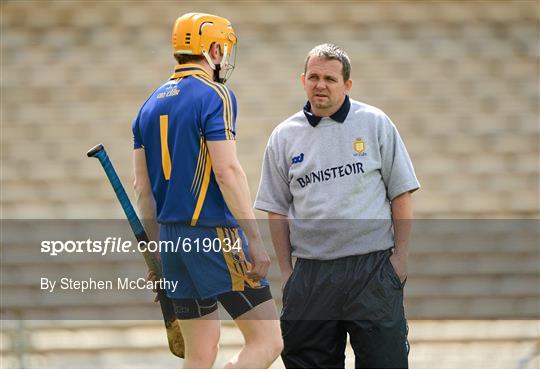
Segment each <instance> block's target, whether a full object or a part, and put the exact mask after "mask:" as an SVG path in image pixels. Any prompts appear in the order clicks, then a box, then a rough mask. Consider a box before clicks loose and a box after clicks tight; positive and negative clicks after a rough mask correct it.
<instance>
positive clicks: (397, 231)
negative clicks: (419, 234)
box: [390, 192, 413, 282]
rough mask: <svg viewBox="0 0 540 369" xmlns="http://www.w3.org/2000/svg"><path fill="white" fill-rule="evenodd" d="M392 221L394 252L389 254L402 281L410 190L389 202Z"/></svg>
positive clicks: (410, 197)
mask: <svg viewBox="0 0 540 369" xmlns="http://www.w3.org/2000/svg"><path fill="white" fill-rule="evenodd" d="M391 206H392V223H393V226H394V254H393V255H392V256H391V258H390V261H391V262H392V264H393V266H394V269H395V270H396V273H397V274H398V276H399V278H400V279H401V281H402V282H403V281H404V280H405V278H406V277H407V262H408V258H409V236H410V234H411V226H412V224H411V223H412V218H413V211H412V196H411V193H410V192H405V193H402V194H401V195H399V196H397V197H395V198H394V199H393V200H392V203H391Z"/></svg>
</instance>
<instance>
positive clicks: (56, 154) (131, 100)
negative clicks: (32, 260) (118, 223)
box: [0, 0, 540, 369]
mask: <svg viewBox="0 0 540 369" xmlns="http://www.w3.org/2000/svg"><path fill="white" fill-rule="evenodd" d="M192 11H198V12H207V13H214V14H218V15H221V16H224V17H227V18H228V19H230V20H231V22H232V23H233V26H234V28H235V30H236V32H237V35H238V38H239V45H238V50H237V60H236V69H235V71H234V73H233V75H232V78H231V79H230V81H229V82H228V84H229V86H230V87H231V88H232V90H233V91H234V92H235V94H236V96H237V99H238V107H239V115H238V120H237V131H238V132H237V133H238V136H237V137H238V150H239V156H240V160H241V162H242V164H243V166H244V169H245V171H246V173H247V176H248V179H249V184H250V188H251V194H252V196H254V195H255V193H256V190H257V186H258V180H259V174H260V164H261V159H262V155H263V152H264V148H265V145H266V141H267V139H268V136H269V135H270V133H271V132H272V130H273V128H274V127H275V126H276V125H277V124H278V123H280V122H281V121H282V120H284V119H285V118H287V117H288V116H290V115H291V114H293V113H295V112H296V111H298V110H300V109H301V108H302V106H303V104H304V102H305V95H304V93H303V90H302V87H301V84H300V81H299V76H300V73H301V72H302V71H303V63H304V59H305V56H306V54H307V52H308V51H309V50H310V49H311V48H312V47H313V46H315V45H317V44H320V43H323V42H333V43H336V44H337V45H339V46H341V47H343V48H344V49H345V50H346V51H347V52H348V53H349V55H350V57H351V60H352V79H353V82H354V84H353V90H352V93H351V96H352V97H353V98H355V99H357V100H361V101H364V102H366V103H369V104H371V105H375V106H377V107H379V108H381V109H382V110H384V111H385V112H386V113H387V114H388V115H389V116H390V117H391V119H392V120H393V121H394V122H395V123H396V125H397V127H398V130H399V131H400V133H401V136H402V138H403V140H404V141H405V144H406V146H407V148H408V150H409V153H410V155H411V157H412V160H413V163H414V166H415V169H416V173H417V176H418V178H419V180H420V182H421V183H422V186H423V187H422V189H421V190H420V191H418V192H417V193H415V195H414V199H415V214H416V217H417V218H421V219H429V220H433V219H446V220H439V221H437V222H438V223H437V224H443V223H441V222H446V223H444V224H446V225H447V224H449V223H451V222H452V221H450V220H449V219H462V220H463V219H470V220H471V222H473V219H476V220H478V219H515V221H504V220H502V221H501V220H499V221H497V222H496V223H493V224H496V225H497V226H496V227H495V228H497V229H498V233H497V232H495V233H494V232H493V231H491V230H490V231H489V232H488V233H489V236H490V237H489V239H490V242H491V241H492V240H499V241H500V240H502V241H501V242H499V243H498V244H496V245H497V246H496V247H494V243H493V242H491V243H490V242H486V239H487V238H486V237H483V236H482V232H480V234H478V235H477V236H478V237H477V239H476V240H471V239H468V242H457V241H456V240H457V239H458V236H459V233H460V231H459V229H462V228H460V227H455V226H452V227H450V228H452V229H453V231H452V232H450V233H448V227H447V228H446V231H445V232H446V233H444V232H442V233H439V234H438V233H437V232H434V234H431V237H423V238H422V239H421V240H418V242H416V243H415V242H412V243H411V248H412V253H413V254H412V255H411V266H410V267H411V275H410V278H409V280H408V285H407V290H406V294H407V296H406V306H407V311H408V312H409V319H410V327H411V328H410V335H409V338H410V341H411V353H410V362H411V368H438V369H444V368H462V367H463V366H467V367H470V368H516V369H522V368H523V369H525V368H526V369H529V368H538V367H539V365H540V360H539V356H538V355H539V350H540V320H539V319H540V299H539V298H540V287H539V286H540V284H539V283H540V254H539V250H538V244H539V243H538V242H539V241H540V239H539V238H538V233H537V232H538V230H537V229H536V226H537V225H538V221H537V220H538V218H539V215H540V200H539V173H540V172H539V169H540V165H539V157H540V149H539V146H540V145H539V137H540V136H539V133H540V126H539V116H540V114H539V90H540V88H539V87H540V79H539V77H540V69H539V68H540V64H539V63H540V22H539V21H540V5H539V2H538V1H536V0H531V1H528V0H516V1H502V0H501V1H467V2H464V1H444V0H440V1H412V0H411V1H332V2H320V1H198V2H194V1H191V2H190V1H129V2H128V1H116V0H109V1H105V0H104V1H82V0H81V1H76V0H73V1H24V0H20V1H15V0H12V1H9V0H3V1H2V2H1V98H0V104H1V106H0V107H1V132H0V133H1V152H0V155H1V181H0V185H1V209H0V210H1V216H0V218H2V219H3V220H7V219H117V218H118V219H119V218H122V217H123V214H122V211H121V209H120V207H119V206H118V204H117V202H116V200H115V198H114V194H113V192H112V190H111V189H110V187H109V184H108V183H107V181H106V179H105V177H104V175H103V173H102V170H101V169H100V168H99V165H98V164H97V162H96V161H94V160H89V159H87V158H86V156H85V153H86V151H87V149H89V148H90V147H92V146H94V145H95V144H97V143H103V144H104V145H105V147H106V148H107V150H108V152H109V155H110V157H111V159H112V160H113V162H114V163H115V165H116V169H117V171H118V172H119V174H120V176H121V177H122V179H123V182H124V185H125V186H126V188H127V189H128V192H129V193H130V196H131V195H132V193H131V191H130V189H131V182H132V174H131V151H132V134H131V121H132V120H133V118H134V117H135V116H136V114H137V112H138V109H139V108H140V106H141V104H142V103H143V102H144V101H145V100H146V98H147V97H148V96H149V94H150V93H152V91H154V89H155V88H156V87H157V86H159V85H160V84H161V83H162V82H163V81H165V80H166V79H167V78H168V77H169V76H170V75H171V73H172V71H173V67H174V65H175V62H174V59H173V57H172V51H171V50H172V47H171V41H170V38H171V29H172V24H173V22H174V20H175V19H176V17H178V16H180V15H181V14H183V13H187V12H192ZM257 216H258V217H260V218H261V219H264V214H263V213H257ZM520 219H521V220H520ZM523 219H529V220H523ZM531 220H532V223H531ZM493 222H495V221H493ZM493 224H492V225H493ZM509 224H510V225H509ZM440 228H441V227H437V226H434V227H430V226H425V225H424V227H422V226H420V229H423V230H429V229H431V230H434V229H440ZM490 229H493V227H492V228H490ZM263 232H265V234H267V229H266V228H265V227H264V225H263ZM469 234H472V232H470V231H469ZM509 234H510V235H512V237H508V235H509ZM483 235H484V236H485V235H486V233H483ZM515 235H517V236H518V239H516V238H514V237H513V236H515ZM499 236H500V237H499ZM520 237H521V238H520ZM441 240H443V241H446V242H447V245H448V247H441V245H442V244H444V242H443V243H441ZM9 242H10V244H9V245H8V242H7V241H6V240H5V239H4V238H3V240H2V248H3V249H4V250H5V249H6V248H7V247H8V246H13V247H15V248H16V249H17V250H21V252H24V250H25V248H32V247H34V248H35V247H36V245H35V244H31V243H28V242H24V240H23V239H21V240H18V241H16V240H13V239H11V238H10V240H9ZM452 245H453V246H456V247H452ZM267 246H268V250H269V252H271V251H272V250H271V246H270V243H269V242H268V243H267ZM22 259H23V258H22ZM17 260H19V261H18V262H17V263H15V262H13V263H11V264H10V260H7V259H6V258H3V259H2V268H3V270H4V273H3V274H2V275H3V276H4V278H3V279H2V281H0V285H1V287H2V289H3V290H4V292H3V295H4V297H5V296H6V295H5V291H6V290H7V289H8V288H9V289H19V288H20V289H24V288H36V286H37V283H38V282H37V281H36V282H35V283H34V284H32V283H31V282H24V283H23V282H18V280H17V279H6V273H5V271H6V270H11V271H14V270H25V268H26V266H25V264H24V262H20V260H21V258H19V259H17ZM137 265H138V266H137V268H138V267H140V268H141V270H142V271H143V272H144V267H143V266H142V263H141V264H137ZM53 267H54V268H58V266H57V265H56V266H47V265H46V264H43V265H41V268H43V270H44V271H46V270H47V268H53ZM80 267H81V268H84V264H83V262H81V265H80ZM106 267H107V266H103V268H106ZM112 267H113V266H111V268H112ZM10 268H11V269H10ZM278 276H279V273H278V270H277V268H276V265H275V263H274V266H273V270H272V271H271V274H270V277H271V279H272V280H274V281H275V283H274V285H275V286H274V287H277V286H278V285H279V283H278V279H279V278H278ZM25 283H26V284H25ZM415 286H416V287H415ZM274 295H275V297H276V300H277V301H278V303H279V302H280V300H281V292H280V291H279V287H277V289H276V288H274ZM479 295H481V296H480V298H478V296H479ZM149 299H151V296H149ZM12 302H13V301H10V300H9V299H6V298H4V299H3V300H2V302H1V305H2V313H6V312H10V313H14V312H15V313H17V314H19V316H23V317H25V319H15V320H14V319H9V320H8V319H4V320H2V321H1V323H2V332H1V335H0V337H1V344H0V353H1V355H2V356H1V357H2V362H1V365H0V366H1V367H2V368H20V369H29V368H44V369H45V368H55V369H59V368H89V369H90V368H92V369H93V368H96V369H98V368H99V369H101V368H148V367H152V368H153V369H157V368H166V367H167V368H170V367H181V362H180V361H177V360H175V358H174V357H172V356H171V355H170V354H168V351H167V348H166V341H165V335H164V331H163V329H162V326H161V325H162V323H161V322H159V321H135V322H131V321H95V320H92V321H89V320H86V321H84V320H83V321H74V320H40V321H35V320H29V316H28V314H25V311H27V310H29V309H32V308H35V306H32V303H31V302H28V303H27V304H25V303H24V301H22V302H21V301H18V302H17V303H16V304H15V303H12ZM103 304H104V305H103V307H104V308H107V305H106V302H104V303H103ZM134 308H137V306H135V307H134ZM155 308H156V309H157V306H156V307H155ZM141 309H144V308H143V307H141ZM221 340H222V342H221V345H222V348H223V350H222V353H221V354H220V357H219V358H218V362H217V363H216V367H219V365H220V364H223V363H224V362H225V360H226V359H227V358H228V357H230V356H231V355H232V353H233V352H234V351H235V350H237V349H238V348H239V347H240V345H241V343H242V340H241V336H240V333H239V332H238V331H237V330H236V329H235V328H234V325H233V324H232V323H231V322H230V321H226V322H224V323H223V332H222V339H221ZM352 363H353V360H352V357H351V355H349V358H348V365H349V367H352V366H350V365H353V364H352ZM281 367H282V364H281V362H278V363H276V364H275V368H281Z"/></svg>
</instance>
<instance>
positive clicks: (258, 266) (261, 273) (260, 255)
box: [247, 241, 270, 281]
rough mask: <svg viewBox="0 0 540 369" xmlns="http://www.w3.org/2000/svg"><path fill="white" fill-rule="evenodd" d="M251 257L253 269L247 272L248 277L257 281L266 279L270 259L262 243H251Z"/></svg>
mask: <svg viewBox="0 0 540 369" xmlns="http://www.w3.org/2000/svg"><path fill="white" fill-rule="evenodd" d="M248 248H249V256H250V258H251V269H250V270H249V271H248V272H247V276H248V277H249V278H251V279H253V280H255V281H258V280H260V279H261V278H264V277H266V274H267V273H268V268H269V267H270V257H269V256H268V253H267V252H266V250H265V249H264V246H263V244H262V241H261V242H251V243H249V247H248Z"/></svg>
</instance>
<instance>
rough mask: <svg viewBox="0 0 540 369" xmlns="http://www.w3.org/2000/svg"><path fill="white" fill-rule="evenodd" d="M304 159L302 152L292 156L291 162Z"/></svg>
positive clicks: (294, 162)
mask: <svg viewBox="0 0 540 369" xmlns="http://www.w3.org/2000/svg"><path fill="white" fill-rule="evenodd" d="M303 161H304V153H301V154H300V155H298V156H293V158H292V164H298V163H301V162H303Z"/></svg>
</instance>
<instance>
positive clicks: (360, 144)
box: [353, 137, 367, 156]
mask: <svg viewBox="0 0 540 369" xmlns="http://www.w3.org/2000/svg"><path fill="white" fill-rule="evenodd" d="M353 149H354V151H356V154H354V155H353V156H366V155H367V153H365V152H364V151H365V150H366V143H365V142H364V140H362V138H360V137H358V138H357V139H356V140H354V143H353Z"/></svg>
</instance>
